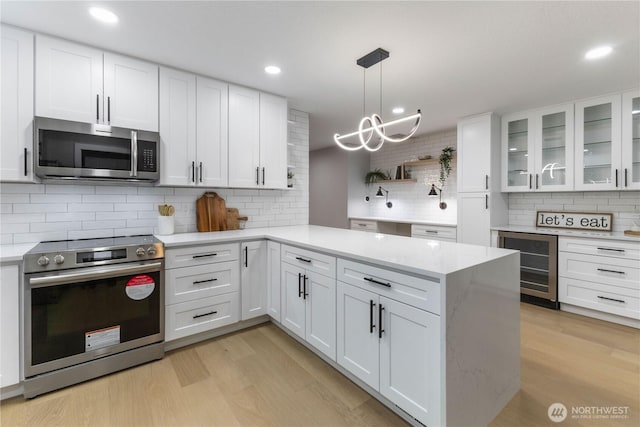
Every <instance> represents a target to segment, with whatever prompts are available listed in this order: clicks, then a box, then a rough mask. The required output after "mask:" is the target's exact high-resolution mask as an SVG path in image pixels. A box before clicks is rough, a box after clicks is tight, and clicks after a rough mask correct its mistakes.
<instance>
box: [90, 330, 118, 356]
mask: <svg viewBox="0 0 640 427" xmlns="http://www.w3.org/2000/svg"><path fill="white" fill-rule="evenodd" d="M114 344H120V325H118V326H111V327H110V328H104V329H98V330H95V331H89V332H85V333H84V351H91V350H96V349H98V348H103V347H109V346H110V345H114Z"/></svg>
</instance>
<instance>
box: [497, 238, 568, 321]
mask: <svg viewBox="0 0 640 427" xmlns="http://www.w3.org/2000/svg"><path fill="white" fill-rule="evenodd" d="M498 236H499V246H500V247H501V248H506V249H514V250H518V251H520V300H521V301H524V302H528V303H531V304H536V305H541V306H544V307H548V308H553V309H558V308H559V307H560V305H559V303H558V236H551V235H547V234H530V233H515V232H511V231H500V232H499V233H498Z"/></svg>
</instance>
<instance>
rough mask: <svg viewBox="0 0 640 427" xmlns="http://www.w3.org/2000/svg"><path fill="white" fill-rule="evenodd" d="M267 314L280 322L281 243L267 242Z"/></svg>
mask: <svg viewBox="0 0 640 427" xmlns="http://www.w3.org/2000/svg"><path fill="white" fill-rule="evenodd" d="M267 314H268V315H269V316H271V318H272V319H274V320H275V321H276V322H280V321H281V319H280V243H277V242H272V241H270V240H269V241H268V242H267Z"/></svg>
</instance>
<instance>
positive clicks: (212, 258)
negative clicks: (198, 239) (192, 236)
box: [164, 243, 240, 268]
mask: <svg viewBox="0 0 640 427" xmlns="http://www.w3.org/2000/svg"><path fill="white" fill-rule="evenodd" d="M239 255H240V246H239V243H226V244H220V245H200V246H187V247H183V248H169V249H167V250H165V254H164V257H165V261H164V262H165V266H166V268H177V267H188V266H191V265H202V264H211V263H214V262H223V261H233V260H237V259H239Z"/></svg>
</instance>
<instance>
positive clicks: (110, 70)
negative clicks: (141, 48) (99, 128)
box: [103, 53, 158, 132]
mask: <svg viewBox="0 0 640 427" xmlns="http://www.w3.org/2000/svg"><path fill="white" fill-rule="evenodd" d="M104 97H105V113H106V114H105V115H104V119H103V120H104V123H105V124H108V125H111V126H117V127H124V128H132V129H140V130H148V131H153V132H157V131H158V66H157V65H155V64H151V63H148V62H144V61H140V60H138V59H133V58H129V57H126V56H120V55H115V54H112V53H105V54H104Z"/></svg>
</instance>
